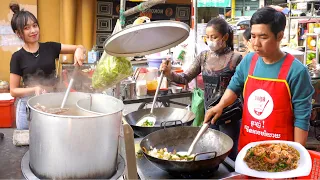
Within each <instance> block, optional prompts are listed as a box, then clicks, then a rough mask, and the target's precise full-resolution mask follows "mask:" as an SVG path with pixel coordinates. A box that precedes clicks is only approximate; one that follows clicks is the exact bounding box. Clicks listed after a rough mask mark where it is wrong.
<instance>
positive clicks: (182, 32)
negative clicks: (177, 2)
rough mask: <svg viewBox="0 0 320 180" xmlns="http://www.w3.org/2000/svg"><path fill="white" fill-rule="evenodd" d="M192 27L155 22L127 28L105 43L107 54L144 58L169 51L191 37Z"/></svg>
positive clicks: (165, 21)
mask: <svg viewBox="0 0 320 180" xmlns="http://www.w3.org/2000/svg"><path fill="white" fill-rule="evenodd" d="M189 31H190V27H189V26H188V25H187V24H185V23H183V22H178V21H167V20H163V21H153V22H149V23H144V24H140V25H134V26H131V27H127V28H125V29H123V30H121V31H119V32H118V33H116V34H114V35H112V36H110V37H109V38H108V39H106V41H105V42H104V50H105V51H106V53H108V54H110V55H112V56H117V57H122V56H124V57H134V56H144V55H148V54H153V53H157V52H161V51H164V50H167V49H169V48H172V47H175V46H177V45H178V44H180V43H182V42H183V41H184V40H186V39H187V38H188V36H189Z"/></svg>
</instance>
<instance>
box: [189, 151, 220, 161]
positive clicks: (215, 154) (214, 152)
mask: <svg viewBox="0 0 320 180" xmlns="http://www.w3.org/2000/svg"><path fill="white" fill-rule="evenodd" d="M210 153H213V154H214V156H213V157H211V159H213V158H215V157H217V151H212V152H204V153H197V154H196V155H194V157H193V161H195V160H196V157H197V156H199V155H205V154H210Z"/></svg>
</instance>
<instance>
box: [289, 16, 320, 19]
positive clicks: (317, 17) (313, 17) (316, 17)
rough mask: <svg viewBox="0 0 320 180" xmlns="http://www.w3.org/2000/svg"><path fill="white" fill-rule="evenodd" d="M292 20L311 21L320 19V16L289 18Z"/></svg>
mask: <svg viewBox="0 0 320 180" xmlns="http://www.w3.org/2000/svg"><path fill="white" fill-rule="evenodd" d="M289 18H290V19H306V20H310V19H317V20H318V19H320V16H299V17H295V16H291V17H289Z"/></svg>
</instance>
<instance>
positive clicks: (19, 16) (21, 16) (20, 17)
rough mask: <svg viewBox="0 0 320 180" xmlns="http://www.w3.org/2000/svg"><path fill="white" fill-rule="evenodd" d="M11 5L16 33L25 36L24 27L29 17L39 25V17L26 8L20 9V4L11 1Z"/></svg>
mask: <svg viewBox="0 0 320 180" xmlns="http://www.w3.org/2000/svg"><path fill="white" fill-rule="evenodd" d="M9 7H10V9H11V10H12V12H13V16H12V19H11V28H12V30H13V32H14V33H18V34H19V35H22V36H23V29H24V27H25V26H26V25H27V23H28V20H29V19H31V20H32V21H33V22H34V23H37V24H38V26H39V23H38V20H37V18H36V17H35V16H34V15H33V14H32V13H31V12H29V11H25V10H24V9H21V10H20V6H19V4H17V3H10V5H9Z"/></svg>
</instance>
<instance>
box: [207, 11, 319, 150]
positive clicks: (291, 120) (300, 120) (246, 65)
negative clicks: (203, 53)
mask: <svg viewBox="0 0 320 180" xmlns="http://www.w3.org/2000/svg"><path fill="white" fill-rule="evenodd" d="M251 25H252V30H251V42H252V45H253V47H254V49H255V53H250V54H248V55H247V56H245V57H244V59H243V60H242V62H241V63H240V64H239V66H238V67H237V70H236V72H235V74H234V76H233V77H232V80H231V81H230V84H229V86H228V89H227V90H226V91H225V93H224V95H223V97H222V99H221V100H220V102H219V104H218V105H216V106H215V107H213V108H211V109H210V110H208V111H207V113H206V116H205V122H208V121H211V123H214V122H215V121H216V119H217V118H218V117H219V116H220V115H221V113H222V110H223V109H224V108H225V107H227V106H228V105H230V104H231V103H233V102H234V101H235V99H236V98H237V96H238V94H240V93H241V92H243V99H244V107H243V115H242V125H241V129H240V137H239V147H238V150H239V151H240V150H241V149H242V148H243V147H244V146H245V145H247V144H248V143H250V142H255V141H263V140H287V141H296V142H299V143H301V144H302V145H305V143H306V140H307V137H308V128H309V118H310V113H311V108H312V105H311V100H312V95H313V92H314V89H313V86H312V84H311V80H310V76H309V72H308V70H307V68H306V67H305V66H304V65H303V64H302V63H301V62H299V61H298V60H297V59H295V58H294V57H293V56H292V55H290V54H286V53H283V52H282V51H281V50H280V48H279V47H280V42H281V40H282V38H283V35H284V29H285V25H286V17H285V16H284V14H283V13H281V12H278V11H276V10H275V9H273V8H270V7H265V8H261V9H259V10H258V11H257V12H256V13H255V14H254V15H253V16H252V18H251Z"/></svg>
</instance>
